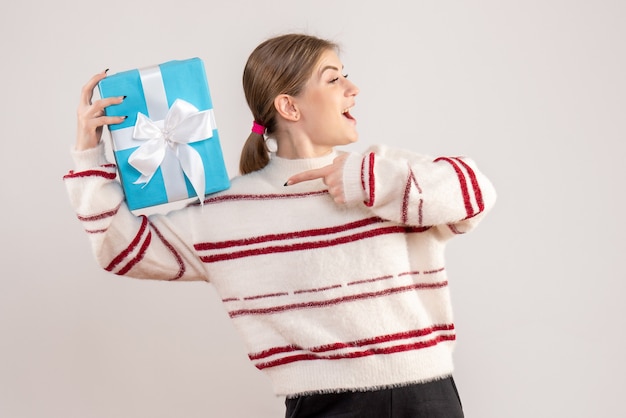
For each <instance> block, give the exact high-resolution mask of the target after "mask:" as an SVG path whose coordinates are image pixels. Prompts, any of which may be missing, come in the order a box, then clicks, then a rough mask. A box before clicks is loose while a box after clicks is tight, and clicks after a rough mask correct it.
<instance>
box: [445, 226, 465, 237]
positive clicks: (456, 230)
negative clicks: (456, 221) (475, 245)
mask: <svg viewBox="0 0 626 418" xmlns="http://www.w3.org/2000/svg"><path fill="white" fill-rule="evenodd" d="M448 228H450V231H452V232H453V233H454V234H457V235H460V234H464V233H465V232H462V231H459V229H458V228H457V227H456V226H455V225H452V224H448Z"/></svg>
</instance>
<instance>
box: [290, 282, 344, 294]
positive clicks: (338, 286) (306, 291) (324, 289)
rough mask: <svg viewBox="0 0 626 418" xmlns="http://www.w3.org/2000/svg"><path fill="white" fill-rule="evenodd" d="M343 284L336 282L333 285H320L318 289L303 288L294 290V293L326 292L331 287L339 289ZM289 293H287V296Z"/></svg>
mask: <svg viewBox="0 0 626 418" xmlns="http://www.w3.org/2000/svg"><path fill="white" fill-rule="evenodd" d="M340 287H341V285H340V284H335V285H332V286H326V287H319V288H317V289H302V290H294V292H293V294H294V295H299V294H302V293H317V292H324V291H326V290H331V289H338V288H340ZM287 295H289V293H287V294H285V296H287Z"/></svg>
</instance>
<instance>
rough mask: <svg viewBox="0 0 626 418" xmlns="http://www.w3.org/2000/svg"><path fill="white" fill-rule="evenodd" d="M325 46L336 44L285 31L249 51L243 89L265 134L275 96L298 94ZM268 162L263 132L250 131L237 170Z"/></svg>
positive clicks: (273, 126) (272, 118)
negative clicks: (285, 33) (263, 127)
mask: <svg viewBox="0 0 626 418" xmlns="http://www.w3.org/2000/svg"><path fill="white" fill-rule="evenodd" d="M329 49H334V50H337V49H338V47H337V45H336V44H335V43H333V42H330V41H327V40H325V39H320V38H317V37H315V36H311V35H304V34H287V35H281V36H277V37H274V38H271V39H268V40H266V41H264V42H263V43H261V44H260V45H259V46H257V47H256V48H255V49H254V51H252V53H251V54H250V57H249V58H248V61H247V62H246V66H245V68H244V71H243V91H244V94H245V96H246V101H247V102H248V107H249V108H250V111H251V112H252V116H253V117H254V121H255V122H257V123H258V124H260V125H263V126H265V129H266V131H265V132H266V134H267V135H271V134H272V133H274V132H275V130H276V123H277V122H276V109H275V108H274V99H275V98H276V96H278V95H280V94H288V95H290V96H297V95H298V94H300V93H301V92H302V90H303V88H304V86H305V84H306V83H307V81H308V80H309V78H310V77H311V74H312V73H313V70H314V68H315V65H316V64H317V62H318V61H319V60H320V58H321V56H322V54H323V53H324V52H325V51H327V50H329ZM268 163H269V150H268V148H267V145H266V144H265V138H264V136H263V135H262V134H259V133H255V132H252V133H251V134H250V136H248V139H247V140H246V142H245V144H244V146H243V149H242V150H241V158H240V160H239V171H240V172H241V174H247V173H251V172H253V171H257V170H260V169H262V168H263V167H265V166H266V165H267V164H268Z"/></svg>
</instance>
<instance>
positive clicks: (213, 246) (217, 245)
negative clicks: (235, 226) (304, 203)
mask: <svg viewBox="0 0 626 418" xmlns="http://www.w3.org/2000/svg"><path fill="white" fill-rule="evenodd" d="M380 222H384V221H383V219H381V218H378V217H373V218H367V219H362V220H359V221H356V222H350V223H347V224H345V225H339V226H334V227H329V228H319V229H308V230H304V231H296V232H286V233H283V234H269V235H262V236H260V237H251V238H244V239H238V240H230V241H221V242H201V243H198V244H195V245H194V248H195V249H196V250H198V251H206V250H217V249H222V248H229V247H238V246H245V245H253V244H260V243H263V242H269V241H282V240H288V239H293V238H305V237H315V236H319V235H330V234H335V233H337V232H344V231H347V230H350V229H355V228H361V227H364V226H368V225H372V224H376V223H380Z"/></svg>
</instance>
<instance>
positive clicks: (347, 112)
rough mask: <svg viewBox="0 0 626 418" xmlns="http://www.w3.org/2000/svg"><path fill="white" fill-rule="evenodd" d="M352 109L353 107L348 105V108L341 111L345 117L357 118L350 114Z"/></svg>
mask: <svg viewBox="0 0 626 418" xmlns="http://www.w3.org/2000/svg"><path fill="white" fill-rule="evenodd" d="M350 109H352V107H348V108H346V109H344V110H342V111H341V114H342V115H343V116H344V117H345V118H347V119H350V120H355V119H354V117H352V115H351V114H350Z"/></svg>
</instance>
